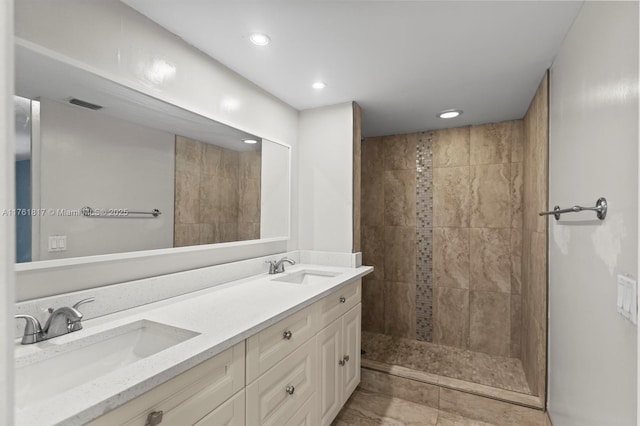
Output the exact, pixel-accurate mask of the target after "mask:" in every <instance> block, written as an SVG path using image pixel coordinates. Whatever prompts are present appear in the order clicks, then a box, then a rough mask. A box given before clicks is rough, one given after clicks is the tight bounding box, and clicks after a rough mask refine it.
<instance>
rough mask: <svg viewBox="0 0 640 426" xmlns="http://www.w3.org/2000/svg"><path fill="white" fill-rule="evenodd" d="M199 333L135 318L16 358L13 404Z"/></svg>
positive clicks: (92, 377)
mask: <svg viewBox="0 0 640 426" xmlns="http://www.w3.org/2000/svg"><path fill="white" fill-rule="evenodd" d="M198 334H199V333H196V332H193V331H190V330H184V329H181V328H176V327H171V326H168V325H165V324H160V323H157V322H152V321H147V320H140V321H136V322H133V323H130V324H127V325H123V326H121V327H116V328H113V329H110V330H106V331H103V332H101V333H97V334H95V335H92V336H87V337H83V338H80V339H77V340H72V341H69V342H66V343H62V344H56V343H55V340H50V341H48V343H49V346H47V347H45V348H43V350H42V351H39V352H38V353H37V354H34V355H26V356H23V357H19V358H17V359H16V394H15V397H16V405H17V406H18V407H24V406H26V405H29V404H32V403H34V402H39V401H42V400H45V399H48V398H50V397H53V396H56V395H58V394H60V393H62V392H65V391H67V390H69V389H72V388H75V387H77V386H80V385H83V384H85V383H89V382H91V381H93V380H95V379H97V378H99V377H101V376H104V375H107V374H109V373H112V372H113V371H115V370H117V369H119V368H122V367H125V366H127V365H130V364H133V363H134V362H136V361H139V360H141V359H143V358H147V357H149V356H151V355H154V354H156V353H158V352H160V351H163V350H165V349H168V348H170V347H172V346H174V345H177V344H178V343H181V342H184V341H185V340H188V339H190V338H192V337H194V336H197V335H198Z"/></svg>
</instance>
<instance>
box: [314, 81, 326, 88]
mask: <svg viewBox="0 0 640 426" xmlns="http://www.w3.org/2000/svg"><path fill="white" fill-rule="evenodd" d="M311 87H313V88H314V89H317V90H320V89H324V88H325V87H327V83H325V82H323V81H316V82H315V83H313V84H312V85H311Z"/></svg>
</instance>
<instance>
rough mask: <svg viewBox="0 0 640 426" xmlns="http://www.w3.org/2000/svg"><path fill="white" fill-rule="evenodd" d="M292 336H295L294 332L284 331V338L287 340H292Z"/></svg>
mask: <svg viewBox="0 0 640 426" xmlns="http://www.w3.org/2000/svg"><path fill="white" fill-rule="evenodd" d="M291 337H293V333H292V332H291V331H289V330H287V331H285V332H284V333H282V338H283V339H285V340H291Z"/></svg>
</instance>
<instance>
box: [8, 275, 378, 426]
mask: <svg viewBox="0 0 640 426" xmlns="http://www.w3.org/2000/svg"><path fill="white" fill-rule="evenodd" d="M302 269H313V270H317V271H335V272H339V273H340V274H339V275H337V276H335V277H331V278H329V279H327V280H326V281H325V282H323V283H320V284H293V283H285V282H275V281H272V280H273V279H274V278H277V277H279V276H282V274H278V275H268V274H261V275H257V276H254V277H250V278H246V279H242V280H238V281H232V282H229V283H226V284H221V285H217V286H215V287H211V288H208V289H204V290H200V291H197V292H193V293H189V294H185V295H181V296H177V297H173V298H171V299H166V300H163V301H159V302H155V303H151V304H148V305H144V306H140V307H137V308H133V309H128V310H126V311H121V312H117V313H113V314H110V315H106V316H103V317H99V318H96V319H92V320H88V321H85V322H83V324H84V329H83V330H80V331H77V332H74V333H70V334H67V335H65V336H60V337H56V338H54V339H51V340H49V341H44V342H40V343H36V344H32V345H20V343H19V340H18V341H16V351H15V355H16V359H17V360H18V361H17V362H18V363H20V362H21V360H22V362H24V360H28V359H37V358H38V355H39V353H41V352H42V351H43V350H45V349H47V348H51V347H52V346H53V345H61V344H64V343H66V342H71V341H74V340H76V339H80V338H85V337H90V336H92V335H96V334H97V333H101V332H104V331H107V330H110V329H112V328H115V327H120V326H123V325H126V324H130V323H132V322H136V321H140V320H148V321H153V322H157V323H160V324H166V325H169V326H172V327H177V328H181V329H185V330H188V331H192V332H195V333H199V334H198V335H196V336H195V337H192V338H190V339H188V340H186V341H184V342H182V343H179V344H177V345H175V346H172V347H170V348H168V349H165V350H163V351H161V352H158V353H156V354H154V355H151V356H149V357H148V358H144V359H141V360H139V361H136V362H135V363H133V364H130V365H128V366H125V367H122V368H120V369H117V370H115V371H113V372H111V373H108V374H106V375H104V376H101V377H99V378H98V379H95V380H93V381H92V382H90V383H86V384H84V385H81V386H78V387H75V388H73V389H71V390H68V391H66V392H63V393H59V394H57V395H51V396H48V397H47V398H46V399H40V400H38V401H36V402H34V403H32V404H21V406H19V407H16V413H15V421H16V425H18V426H34V425H38V426H43V425H55V424H64V425H81V424H85V423H87V422H89V421H91V420H93V419H95V418H97V417H99V416H100V415H102V414H103V413H105V412H107V411H109V410H111V409H113V408H116V407H118V406H120V405H122V404H124V403H125V402H127V401H129V400H131V399H133V398H135V397H137V396H139V395H141V394H143V393H145V392H147V391H149V390H151V389H152V388H154V387H156V386H158V385H159V384H162V383H164V382H166V381H167V380H169V379H171V378H173V377H175V376H177V375H179V374H181V373H183V372H184V371H186V370H188V369H190V368H192V367H194V366H196V365H197V364H199V363H201V362H203V361H205V360H207V359H209V358H211V357H212V356H214V355H217V354H218V353H220V352H222V351H224V350H225V349H227V348H230V347H231V346H233V345H235V344H236V343H239V342H241V341H243V340H244V339H246V338H248V337H250V336H252V335H253V334H255V333H257V332H259V331H261V330H263V329H265V328H266V327H268V326H270V325H272V324H274V323H276V322H278V321H279V320H281V319H283V318H285V317H287V316H289V315H291V314H292V313H294V312H296V311H298V310H300V309H302V308H304V307H306V306H309V305H311V304H312V303H314V302H315V301H317V300H319V299H321V298H322V297H324V296H326V295H328V294H330V293H332V292H334V291H336V290H338V289H339V288H341V287H343V286H345V285H346V284H347V283H349V282H352V281H353V280H355V279H357V278H360V277H362V276H364V275H366V274H368V273H369V272H371V271H372V270H373V268H372V267H369V266H361V267H358V268H342V267H334V266H320V265H304V264H303V265H296V266H294V267H289V268H287V271H286V272H285V273H294V272H296V271H300V270H302ZM176 285H179V283H177V284H176ZM58 374H60V375H64V374H65V373H64V371H60V372H58Z"/></svg>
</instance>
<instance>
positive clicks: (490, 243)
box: [469, 228, 511, 293]
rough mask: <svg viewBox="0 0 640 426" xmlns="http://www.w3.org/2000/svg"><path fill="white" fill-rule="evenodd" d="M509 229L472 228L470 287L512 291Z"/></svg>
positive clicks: (473, 288)
mask: <svg viewBox="0 0 640 426" xmlns="http://www.w3.org/2000/svg"><path fill="white" fill-rule="evenodd" d="M510 235H511V229H509V228H504V229H500V228H471V230H470V238H469V241H470V250H471V256H470V258H471V278H470V284H469V288H471V289H472V290H487V291H501V292H505V293H510V292H511V256H510V253H509V252H510V245H511V241H510V240H511V237H510Z"/></svg>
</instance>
